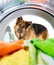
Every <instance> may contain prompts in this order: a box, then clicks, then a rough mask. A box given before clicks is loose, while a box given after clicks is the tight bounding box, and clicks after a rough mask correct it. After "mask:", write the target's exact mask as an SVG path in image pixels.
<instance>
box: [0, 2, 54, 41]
mask: <svg viewBox="0 0 54 65" xmlns="http://www.w3.org/2000/svg"><path fill="white" fill-rule="evenodd" d="M26 15H30V16H36V17H39V18H40V19H38V21H39V20H41V19H44V20H45V21H47V22H48V23H49V24H50V25H51V27H50V26H49V27H48V28H52V29H53V28H54V11H53V10H51V9H50V8H47V7H44V6H42V5H36V4H34V3H29V4H28V3H26V4H22V5H18V6H14V7H11V8H9V9H7V10H5V11H4V13H2V14H1V15H0V40H4V35H5V33H6V28H7V26H8V24H9V23H11V22H13V20H14V19H16V18H18V17H20V16H26ZM28 18H29V17H28ZM35 19H36V20H37V18H35ZM35 19H34V20H35ZM43 22H44V21H43ZM37 23H38V22H37ZM39 23H41V21H40V22H39ZM44 25H45V26H47V23H46V24H45V23H44ZM51 32H52V31H51ZM53 36H54V35H53Z"/></svg>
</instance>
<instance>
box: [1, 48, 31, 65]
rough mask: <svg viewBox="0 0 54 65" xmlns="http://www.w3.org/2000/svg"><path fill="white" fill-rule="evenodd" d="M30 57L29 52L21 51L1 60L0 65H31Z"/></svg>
mask: <svg viewBox="0 0 54 65" xmlns="http://www.w3.org/2000/svg"><path fill="white" fill-rule="evenodd" d="M29 60H30V55H29V51H28V50H24V49H21V50H19V51H17V52H14V53H13V54H12V55H9V56H5V57H3V58H2V59H1V60H0V65H29V62H30V61H29Z"/></svg>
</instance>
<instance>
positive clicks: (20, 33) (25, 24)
mask: <svg viewBox="0 0 54 65" xmlns="http://www.w3.org/2000/svg"><path fill="white" fill-rule="evenodd" d="M31 24H32V22H31V21H24V20H23V18H22V17H19V18H17V20H16V24H15V26H14V31H15V35H16V36H17V38H18V39H23V37H24V36H25V35H26V33H27V31H28V29H29V28H30V26H31Z"/></svg>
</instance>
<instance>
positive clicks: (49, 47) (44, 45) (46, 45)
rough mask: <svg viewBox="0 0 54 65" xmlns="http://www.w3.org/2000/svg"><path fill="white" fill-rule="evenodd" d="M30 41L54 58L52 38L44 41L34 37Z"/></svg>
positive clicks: (53, 40) (53, 39)
mask: <svg viewBox="0 0 54 65" xmlns="http://www.w3.org/2000/svg"><path fill="white" fill-rule="evenodd" d="M30 42H31V43H32V44H33V45H34V46H35V47H37V48H39V49H40V50H41V51H43V52H44V53H46V54H47V55H49V56H51V57H53V58H54V38H51V39H47V40H45V41H42V40H40V39H36V38H35V39H32V40H31V41H30Z"/></svg>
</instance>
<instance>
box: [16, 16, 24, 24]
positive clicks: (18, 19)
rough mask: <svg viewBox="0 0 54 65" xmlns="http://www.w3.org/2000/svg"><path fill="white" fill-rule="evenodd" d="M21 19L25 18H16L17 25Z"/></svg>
mask: <svg viewBox="0 0 54 65" xmlns="http://www.w3.org/2000/svg"><path fill="white" fill-rule="evenodd" d="M21 20H23V18H22V17H19V18H17V20H16V25H18V23H19V22H20V21H21Z"/></svg>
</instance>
